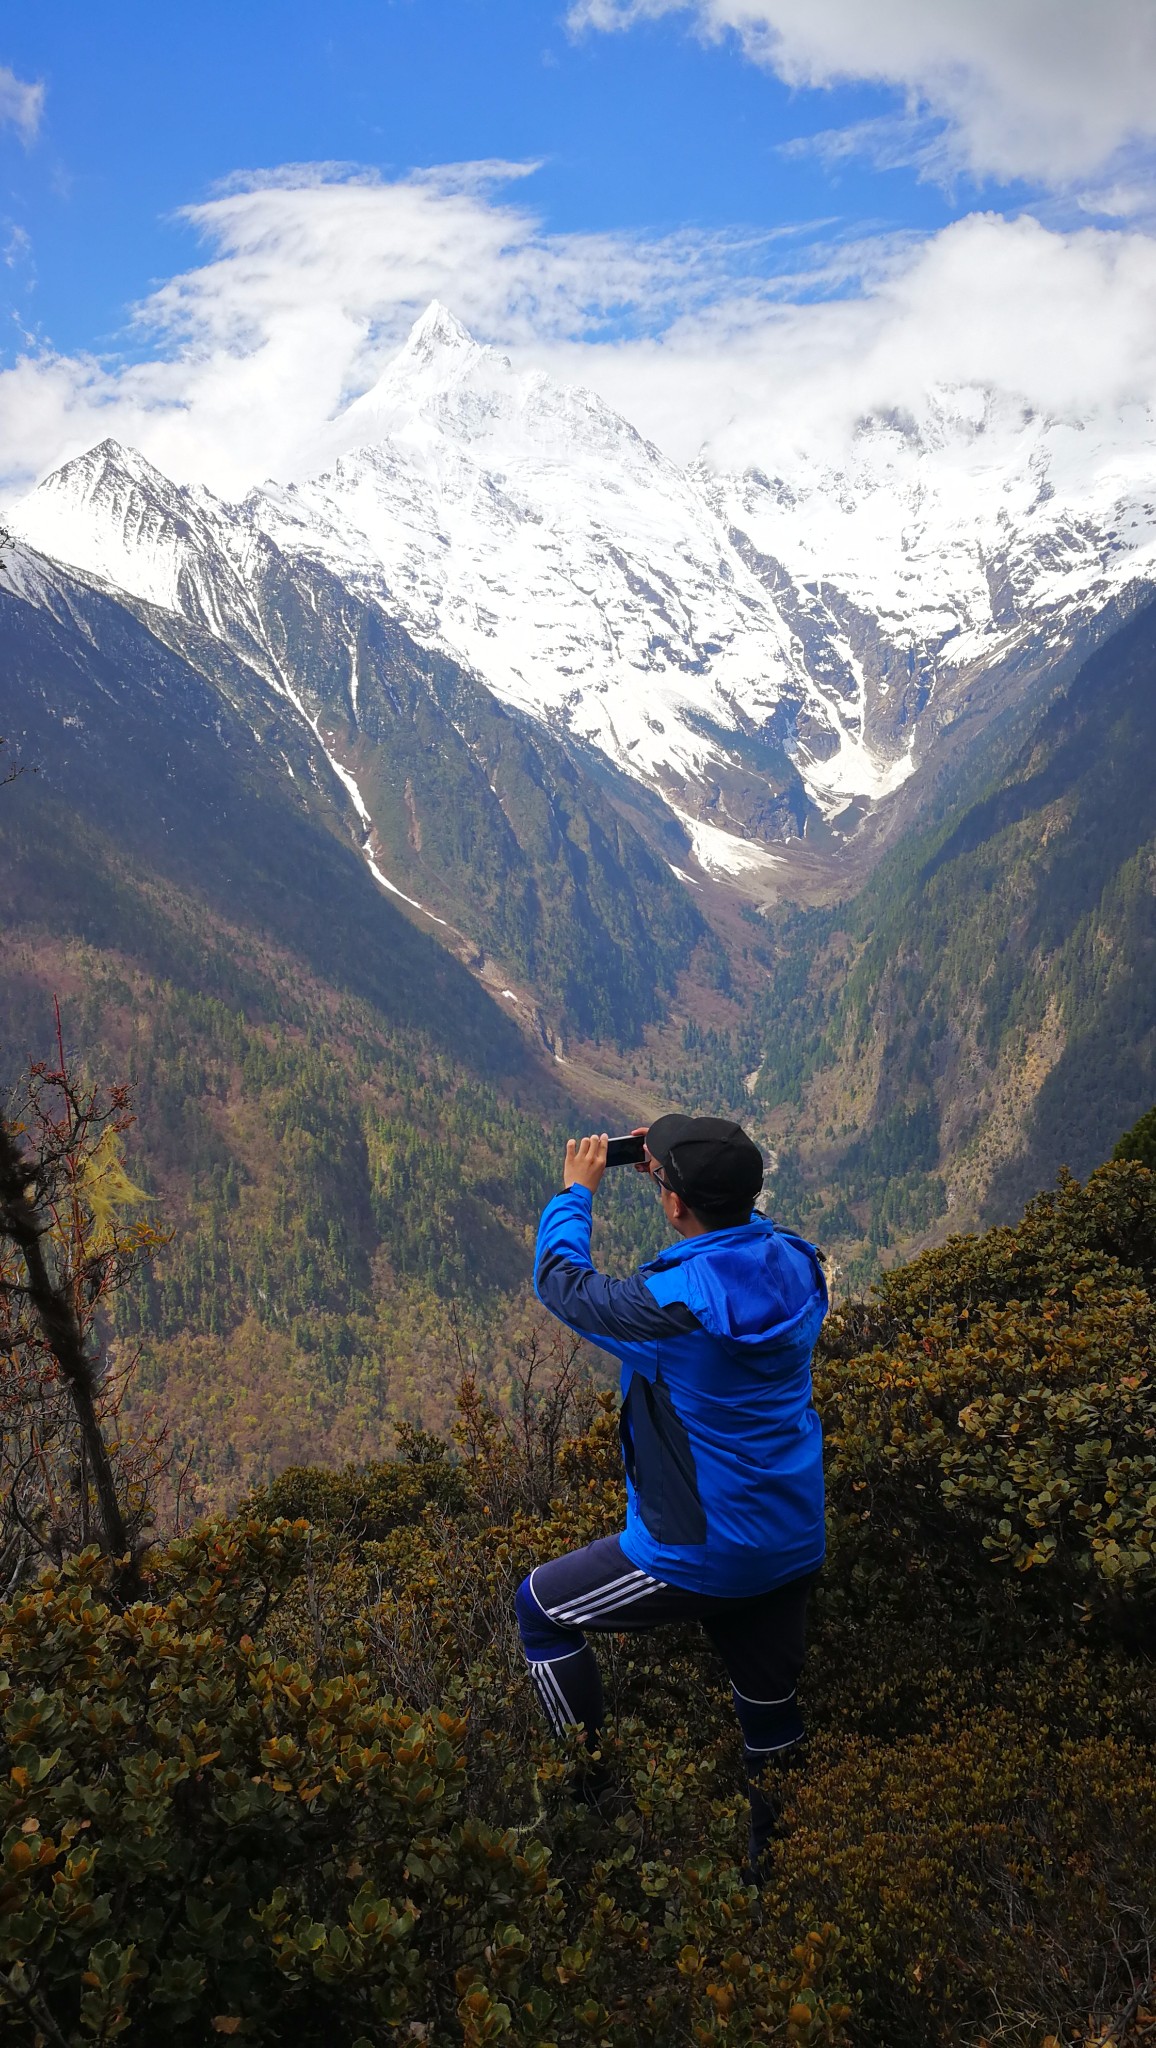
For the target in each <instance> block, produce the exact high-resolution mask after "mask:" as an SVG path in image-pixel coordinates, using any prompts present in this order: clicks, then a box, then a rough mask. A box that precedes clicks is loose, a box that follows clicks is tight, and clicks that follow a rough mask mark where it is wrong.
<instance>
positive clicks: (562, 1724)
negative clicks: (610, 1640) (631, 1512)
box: [515, 1536, 817, 1774]
mask: <svg viewBox="0 0 1156 2048" xmlns="http://www.w3.org/2000/svg"><path fill="white" fill-rule="evenodd" d="M816 1577H817V1573H815V1572H809V1573H807V1575H806V1576H805V1577H804V1578H800V1579H792V1580H791V1581H790V1582H789V1583H788V1584H787V1585H785V1586H775V1587H774V1588H773V1589H772V1590H771V1592H769V1593H759V1594H756V1595H755V1597H754V1598H753V1599H746V1600H720V1599H719V1598H718V1597H717V1596H716V1595H713V1594H707V1593H688V1592H685V1591H684V1590H683V1589H682V1587H680V1586H669V1585H667V1584H666V1583H665V1582H664V1581H663V1580H661V1579H655V1578H652V1577H651V1576H650V1575H649V1574H648V1573H646V1572H643V1571H639V1570H638V1568H637V1566H636V1565H632V1564H631V1562H630V1559H629V1558H628V1557H627V1555H626V1553H625V1551H624V1550H623V1549H622V1546H621V1544H620V1543H619V1540H618V1538H617V1536H604V1537H602V1538H601V1540H600V1541H599V1542H597V1543H588V1544H587V1545H586V1548H585V1549H584V1550H572V1551H570V1552H569V1553H568V1554H567V1555H566V1556H565V1557H556V1558H554V1559H553V1560H552V1561H551V1562H550V1563H549V1564H540V1565H537V1566H536V1567H535V1569H534V1570H533V1571H532V1572H531V1573H530V1576H529V1578H527V1579H523V1581H522V1584H521V1585H520V1586H519V1588H518V1592H517V1598H516V1603H515V1604H516V1607H517V1614H518V1627H519V1629H520V1631H521V1636H522V1647H523V1649H524V1650H525V1653H526V1661H527V1663H528V1665H529V1667H530V1676H531V1678H532V1679H533V1681H534V1685H535V1687H536V1689H537V1693H538V1697H539V1699H540V1701H541V1703H542V1706H543V1708H544V1710H545V1713H546V1718H547V1720H548V1721H549V1723H550V1725H551V1727H552V1728H553V1729H554V1731H555V1733H556V1734H562V1733H564V1732H565V1731H566V1730H567V1729H569V1728H573V1727H576V1726H577V1725H578V1724H579V1723H581V1725H582V1726H583V1728H584V1729H585V1733H586V1743H587V1746H588V1747H589V1748H591V1749H593V1748H595V1747H596V1746H597V1738H598V1734H599V1731H600V1729H601V1726H602V1721H603V1717H604V1713H605V1708H604V1703H603V1696H602V1678H601V1674H600V1672H599V1669H598V1661H597V1658H596V1657H595V1655H594V1652H593V1650H592V1649H591V1648H590V1645H589V1643H588V1642H587V1641H586V1636H587V1634H588V1633H589V1634H593V1635H599V1634H601V1635H613V1634H616V1633H617V1632H618V1631H619V1630H620V1629H621V1630H626V1631H627V1632H630V1633H633V1632H634V1631H636V1630H644V1629H652V1628H662V1627H663V1626H665V1625H666V1624H668V1623H671V1622H686V1621H698V1622H701V1624H702V1626H703V1628H704V1630H705V1631H706V1634H707V1635H708V1636H709V1638H710V1640H711V1642H712V1643H713V1644H714V1647H715V1649H716V1650H717V1651H718V1653H719V1656H720V1657H721V1658H722V1661H723V1664H724V1666H725V1667H726V1673H727V1676H728V1678H729V1679H730V1682H731V1693H732V1696H733V1698H734V1705H735V1713H736V1715H737V1716H738V1722H739V1726H740V1728H741V1729H742V1734H743V1747H744V1751H745V1755H746V1760H747V1769H748V1773H751V1774H754V1773H756V1772H758V1771H759V1770H761V1769H762V1768H763V1766H764V1765H766V1764H768V1763H771V1762H772V1761H773V1760H774V1759H775V1758H776V1757H778V1758H780V1760H781V1758H782V1756H783V1754H784V1753H785V1752H787V1751H789V1750H791V1749H793V1748H794V1746H795V1744H796V1743H798V1742H799V1741H800V1740H801V1739H802V1735H803V1723H802V1718H801V1716H800V1714H799V1704H798V1699H797V1696H796V1687H797V1684H798V1678H799V1672H800V1669H801V1668H802V1663H803V1649H804V1640H805V1628H806V1616H807V1595H808V1593H809V1592H810V1590H811V1587H812V1586H813V1584H814V1582H815V1579H816Z"/></svg>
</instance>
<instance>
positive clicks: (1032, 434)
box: [10, 304, 1156, 872]
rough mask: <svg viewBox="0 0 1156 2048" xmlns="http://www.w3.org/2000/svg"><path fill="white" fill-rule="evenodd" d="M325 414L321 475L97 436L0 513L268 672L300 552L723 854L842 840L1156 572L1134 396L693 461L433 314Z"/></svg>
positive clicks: (935, 408)
mask: <svg viewBox="0 0 1156 2048" xmlns="http://www.w3.org/2000/svg"><path fill="white" fill-rule="evenodd" d="M338 430H339V433H340V443H341V447H342V450H343V452H340V453H338V454H336V455H335V458H334V460H333V462H332V464H331V466H330V467H329V468H328V469H327V470H326V472H325V473H324V474H322V475H320V476H317V477H315V478H312V479H310V480H309V481H307V482H303V483H290V484H286V485H279V484H276V483H269V484H266V485H265V486H263V487H262V488H261V489H259V490H255V491H253V492H251V493H250V495H249V496H248V497H247V498H246V499H245V500H244V502H243V503H241V504H238V505H227V504H224V503H223V502H221V501H220V500H218V499H216V498H214V497H213V496H212V494H211V493H209V492H208V491H206V490H204V489H201V488H198V487H192V486H177V485H175V484H172V483H170V482H169V481H168V480H167V479H166V478H164V477H162V476H161V475H160V474H159V472H157V471H156V470H155V469H154V468H153V467H152V466H151V465H150V464H149V463H147V462H146V461H145V460H144V459H143V458H142V457H141V456H139V455H136V454H134V453H132V452H131V451H127V450H124V449H121V448H119V447H117V446H116V444H114V443H107V442H106V443H104V444H102V445H101V447H99V448H98V449H95V450H92V451H90V452H89V453H88V454H87V455H85V456H83V457H80V458H78V459H77V460H76V461H73V462H70V463H68V464H66V465H65V467H64V468H63V469H61V470H59V471H57V472H56V473H55V474H54V475H53V476H51V477H49V478H48V479H47V480H46V481H45V482H44V483H43V484H41V485H40V486H39V487H38V488H37V490H36V491H34V492H33V493H32V494H31V496H30V497H29V498H27V499H26V500H25V501H24V502H23V504H22V505H20V506H19V507H18V508H16V510H15V512H14V513H13V514H12V515H10V523H11V525H12V526H13V528H14V530H15V531H16V532H17V534H18V535H20V536H21V537H22V538H23V539H24V540H26V541H27V542H28V543H30V544H31V545H32V546H33V547H35V548H36V549H38V550H40V551H41V552H42V553H43V554H45V555H48V556H50V557H54V558H55V559H57V560H59V561H62V562H65V563H67V564H69V565H72V566H73V567H75V568H78V569H80V570H82V571H84V572H86V573H87V574H88V575H89V576H93V577H97V578H99V579H101V580H102V581H103V582H104V583H105V584H107V585H109V586H111V587H112V588H113V589H116V590H120V591H122V592H124V593H126V594H127V595H128V596H130V597H131V598H133V599H134V600H136V601H138V602H141V603H144V604H146V605H148V606H150V607H155V608H157V609H158V610H159V611H161V612H164V613H167V614H169V615H170V616H172V617H173V618H178V619H184V620H187V621H190V622H192V623H194V624H195V625H196V626H197V627H198V628H200V629H202V630H204V631H207V632H208V633H210V634H213V635H216V636H217V637H219V638H220V639H221V640H223V641H225V642H226V643H227V644H228V645H229V646H230V647H231V648H232V649H233V650H234V651H235V652H236V653H238V654H240V655H241V656H242V658H243V659H244V660H246V661H247V662H249V663H250V664H251V665H252V666H254V667H256V668H257V669H258V670H259V671H260V672H261V673H262V674H264V675H266V676H267V677H268V678H269V679H270V681H271V682H272V683H273V684H274V685H275V686H278V685H279V686H280V687H282V688H283V689H285V690H286V691H288V692H291V689H292V686H291V685H290V684H289V683H287V681H286V673H285V664H284V660H283V653H284V648H283V644H282V642H283V630H282V626H281V624H280V623H279V621H278V619H277V618H276V617H275V616H274V615H273V614H272V613H271V611H270V606H269V602H268V598H267V594H266V595H265V596H263V595H262V588H263V581H267V575H266V572H267V570H268V566H269V564H270V563H271V562H273V561H278V562H287V563H289V564H290V565H291V564H293V563H294V562H297V563H300V564H301V565H302V567H303V568H305V567H311V568H313V569H317V570H323V571H325V572H326V573H327V574H328V575H329V576H331V577H332V578H333V579H335V581H336V582H337V583H338V584H339V585H340V586H341V587H343V588H344V589H345V590H347V591H348V592H349V593H350V595H351V596H353V597H355V598H356V599H358V600H359V601H361V602H362V603H363V604H369V605H370V606H373V607H376V608H377V609H378V610H379V611H380V612H381V613H382V614H384V615H385V616H386V617H388V618H389V619H390V620H392V621H395V622H398V623H400V624H401V625H402V626H403V627H404V628H405V630H406V631H407V633H408V634H409V635H410V636H411V638H412V639H413V640H414V641H415V642H416V643H417V644H418V645H419V646H421V647H425V648H427V649H430V650H436V651H438V652H441V653H444V654H447V655H449V656H450V657H452V658H453V660H454V661H456V662H457V663H459V664H460V665H461V666H463V667H464V668H466V669H467V670H469V671H470V672H472V673H473V674H474V675H475V676H476V677H477V678H478V679H479V680H480V681H481V682H482V683H483V684H484V685H485V686H486V688H487V689H488V690H489V691H490V692H492V693H493V695H494V696H495V697H497V698H498V699H499V700H500V701H501V702H503V703H504V704H506V705H509V706H511V707H515V708H517V709H518V710H520V711H521V712H523V713H527V714H529V715H531V716H532V717H533V718H535V719H538V720H541V721H544V722H545V723H546V724H548V725H549V726H550V727H551V728H552V729H553V730H554V731H555V732H557V733H560V734H570V735H572V736H573V737H574V738H575V739H576V740H580V741H581V742H582V743H583V744H584V745H587V746H592V747H594V748H597V749H599V750H600V751H601V752H602V753H603V754H604V755H606V756H607V757H608V758H609V759H610V761H612V762H613V763H614V764H615V766H616V767H618V768H619V769H621V770H623V771H625V772H626V773H627V774H628V775H630V776H632V777H634V778H635V779H636V780H638V781H641V782H644V783H646V784H647V785H649V787H650V788H652V789H653V790H655V791H656V792H658V793H659V794H660V795H661V796H662V797H663V798H664V800H665V801H666V803H667V804H668V805H669V806H670V807H671V809H673V810H674V811H675V812H676V814H677V815H678V816H679V817H680V818H682V819H683V820H684V822H685V823H686V825H687V828H688V830H689V831H690V833H691V837H692V840H693V843H694V847H695V851H696V853H697V854H698V857H699V859H700V860H701V861H702V862H703V863H704V864H705V865H707V866H711V867H714V868H715V869H716V870H721V871H723V872H726V871H728V870H729V871H731V872H739V871H741V870H742V869H743V868H744V867H747V868H750V867H752V866H754V867H757V866H758V865H759V864H760V863H761V862H762V861H763V860H764V859H765V855H763V854H762V852H761V851H760V844H761V845H762V846H766V845H767V843H768V842H770V843H774V842H776V841H781V840H783V839H785V838H789V837H791V836H793V835H797V834H802V833H804V832H805V831H807V830H808V829H810V828H811V827H812V826H813V825H815V824H816V823H818V821H819V820H824V821H826V822H827V823H828V824H833V825H834V828H835V831H836V833H838V831H839V830H840V829H844V830H850V829H851V828H852V826H853V825H854V824H856V823H857V822H858V820H859V818H860V817H861V815H862V813H863V810H864V808H865V807H869V806H872V805H878V804H879V803H880V802H881V801H882V800H883V799H885V798H886V797H887V796H888V795H889V794H891V793H893V792H895V791H896V790H897V789H899V788H900V786H901V785H902V784H903V783H904V782H905V781H906V780H907V778H908V777H909V776H910V775H911V773H912V771H913V769H914V768H915V767H917V766H918V765H919V764H920V763H921V762H922V761H924V760H927V759H931V758H933V757H934V753H935V748H936V744H937V740H938V738H939V736H940V735H941V733H942V732H943V731H944V729H945V728H946V727H948V726H949V725H950V724H951V723H952V721H953V719H954V718H955V717H956V715H957V711H958V709H959V706H960V705H961V703H962V702H963V700H964V698H965V697H966V694H967V691H968V689H969V687H970V685H971V683H972V681H973V680H974V678H975V677H976V676H977V675H979V674H981V673H982V672H984V671H986V670H989V669H990V668H991V667H992V665H993V664H995V663H998V662H1000V661H1006V660H1007V659H1008V658H1009V657H1014V658H1015V659H1016V660H1017V661H1018V663H1019V667H1020V670H1021V672H1022V671H1023V670H1025V669H1031V668H1032V666H1033V664H1034V665H1035V666H1037V667H1038V666H1039V665H1040V664H1041V663H1042V662H1044V661H1046V660H1047V659H1048V658H1049V657H1050V656H1051V655H1052V654H1053V653H1054V652H1055V650H1056V649H1057V648H1059V647H1062V646H1064V645H1065V644H1068V643H1070V642H1072V641H1073V640H1077V639H1078V637H1079V635H1080V634H1081V632H1083V631H1085V630H1086V629H1088V628H1089V627H1090V626H1091V624H1092V622H1093V621H1094V620H1095V618H1096V616H1097V615H1098V614H1100V613H1102V612H1103V610H1104V608H1105V607H1106V606H1108V605H1109V604H1110V603H1111V602H1112V601H1113V600H1114V599H1119V598H1120V597H1121V596H1122V594H1124V593H1125V592H1126V591H1127V590H1128V588H1129V586H1131V585H1133V584H1135V583H1137V582H1143V581H1144V580H1145V579H1147V578H1149V577H1150V576H1152V575H1153V574H1156V569H1154V562H1156V423H1154V422H1153V421H1152V419H1151V418H1150V417H1149V416H1148V415H1147V414H1144V415H1143V416H1136V417H1128V418H1121V420H1120V421H1119V422H1118V423H1117V425H1116V427H1115V429H1114V430H1113V433H1112V434H1111V435H1105V434H1104V433H1103V432H1102V431H1099V430H1095V431H1093V430H1092V429H1090V428H1087V427H1082V426H1081V425H1080V423H1078V422H1064V421H1057V420H1052V419H1046V418H1042V417H1038V416H1030V415H1027V414H1025V413H1024V412H1023V411H1022V410H1020V409H1019V408H1017V407H1014V406H1012V405H1010V404H1009V403H1007V402H1004V401H997V400H995V399H993V398H992V397H990V396H989V395H986V394H984V393H982V392H976V391H971V390H967V391H955V392H938V393H933V394H931V395H930V396H929V397H928V399H927V400H926V402H925V404H924V406H923V409H922V412H921V414H920V416H919V417H918V418H915V417H906V416H904V417H893V418H888V419H885V420H871V421H866V422H864V423H863V425H862V428H861V430H860V433H859V435H858V437H857V440H856V443H855V446H854V448H853V450H852V452H851V455H850V456H849V458H848V459H847V460H846V462H844V463H843V464H842V465H840V466H831V465H829V464H827V465H824V464H822V463H819V462H817V461H812V462H807V461H805V460H794V461H793V462H792V463H791V465H790V466H789V472H788V469H787V466H786V465H785V466H784V473H783V474H775V475H767V474H765V473H763V472H761V471H756V470H751V471H749V472H747V473H746V474H744V475H741V476H720V475H717V474H713V473H711V472H710V471H709V470H707V469H706V468H705V467H703V466H701V465H695V466H692V467H691V468H690V469H683V468H680V467H679V466H678V465H676V464H675V463H673V462H671V461H670V460H668V458H667V457H665V456H664V455H663V454H662V453H661V452H660V451H659V450H658V449H657V448H655V447H654V446H653V445H652V444H651V443H650V442H648V441H646V440H645V439H643V438H642V437H641V436H640V435H639V434H638V433H637V432H636V431H635V430H634V429H633V428H632V427H631V426H630V425H629V424H628V422H627V421H625V420H624V419H622V418H621V417H620V416H619V415H617V414H616V413H614V412H613V411H611V410H610V409H609V408H608V407H607V406H606V405H605V404H603V402H602V401H601V400H600V399H598V398H597V397H596V396H594V395H593V394H592V393H590V392H588V391H585V390H577V389H563V388H561V387H559V386H558V385H556V384H554V383H552V382H551V381H550V380H549V379H548V378H547V377H545V376H544V375H542V374H540V373H536V372H526V371H520V370H518V369H516V368H515V367H514V366H513V365H512V364H511V363H510V361H509V360H508V358H507V357H505V356H504V355H502V354H501V353H500V352H499V351H497V350H495V349H492V348H487V347H483V346H481V345H480V344H479V343H477V342H476V341H474V340H473V339H472V337H471V336H470V335H469V334H467V333H466V331H465V329H464V328H462V327H461V326H460V324H459V323H458V322H457V321H456V320H455V319H454V318H453V316H452V315H451V314H450V313H448V312H447V311H446V310H445V309H444V308H442V307H440V306H438V305H436V304H435V305H433V306H431V307H430V308H429V309H428V311H427V312H426V313H425V314H424V315H423V316H422V318H421V319H420V320H419V321H418V322H417V324H416V326H415V327H414V329H413V331H412V333H411V334H410V336H409V339H408V341H407V342H406V344H405V346H404V347H403V349H402V350H401V351H400V353H399V354H398V355H397V357H396V358H395V359H394V361H393V362H392V363H391V364H390V365H389V367H388V368H387V370H386V372H385V374H384V376H383V377H382V378H381V380H380V382H379V383H378V384H377V385H376V387H375V388H374V389H373V390H371V391H369V392H368V393H366V394H365V395H364V396H363V397H362V398H360V399H359V400H358V401H357V402H356V403H355V404H354V405H353V406H352V407H351V408H350V409H349V410H348V412H347V413H346V414H345V415H344V416H343V417H342V419H341V421H340V422H339V423H338ZM338 430H335V431H338ZM346 657H347V658H348V663H349V668H348V674H347V675H345V676H344V677H343V678H342V679H341V688H342V690H343V693H344V696H345V699H346V701H347V708H348V711H349V714H350V716H351V719H352V722H353V725H354V727H356V724H357V719H358V688H359V679H358V666H357V650H356V647H355V646H350V647H349V648H348V649H347V650H345V652H344V654H343V660H344V659H345V658H346ZM299 708H301V710H302V715H303V716H305V715H306V713H305V711H304V709H303V708H302V707H300V706H299ZM310 715H312V714H310Z"/></svg>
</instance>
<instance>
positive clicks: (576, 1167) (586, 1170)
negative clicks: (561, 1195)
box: [562, 1131, 607, 1194]
mask: <svg viewBox="0 0 1156 2048" xmlns="http://www.w3.org/2000/svg"><path fill="white" fill-rule="evenodd" d="M606 1144H607V1133H606V1132H605V1131H603V1132H602V1135H601V1137H600V1136H599V1135H598V1133H597V1131H593V1132H591V1135H590V1136H589V1137H588V1138H568V1139H567V1140H566V1164H565V1166H564V1167H563V1169H562V1185H563V1187H564V1188H588V1189H589V1191H590V1193H591V1194H594V1193H595V1191H596V1190H597V1187H598V1183H599V1181H600V1180H601V1179H602V1176H603V1174H604V1173H605V1171H606Z"/></svg>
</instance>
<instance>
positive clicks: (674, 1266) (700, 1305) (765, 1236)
mask: <svg viewBox="0 0 1156 2048" xmlns="http://www.w3.org/2000/svg"><path fill="white" fill-rule="evenodd" d="M641 1271H642V1274H643V1276H644V1277H645V1278H646V1279H647V1281H648V1282H650V1283H651V1285H652V1290H653V1292H654V1294H655V1295H656V1296H657V1297H658V1298H659V1299H660V1300H670V1299H674V1298H675V1292H676V1291H677V1298H678V1299H679V1300H680V1301H684V1302H685V1303H686V1306H687V1308H689V1309H690V1311H691V1313H692V1314H693V1315H695V1316H697V1318H698V1320H699V1322H700V1323H701V1324H702V1326H703V1329H704V1330H707V1331H709V1333H710V1335H711V1336H712V1337H716V1338H718V1339H719V1340H720V1341H721V1342H723V1343H727V1344H735V1345H738V1346H739V1347H740V1348H744V1349H746V1348H750V1349H762V1348H763V1347H764V1346H766V1345H768V1344H774V1343H778V1342H782V1341H783V1340H784V1339H786V1338H790V1337H793V1336H795V1335H797V1334H798V1333H799V1332H800V1330H801V1329H802V1328H803V1326H804V1325H805V1324H806V1323H807V1322H808V1320H809V1319H812V1318H817V1322H816V1328H817V1326H818V1321H821V1320H822V1317H823V1315H824V1314H825V1312H826V1308H827V1283H826V1281H825V1279H824V1278H823V1269H822V1267H821V1266H820V1264H819V1260H818V1255H817V1253H816V1252H815V1249H814V1247H813V1246H812V1245H809V1244H807V1243H805V1241H804V1240H803V1239H802V1238H799V1237H794V1236H793V1235H792V1234H791V1233H790V1232H789V1231H782V1230H776V1228H775V1226H774V1224H773V1223H772V1222H770V1221H769V1220H768V1219H767V1218H766V1217H764V1216H752V1218H751V1220H750V1222H749V1223H743V1224H740V1225H739V1226H738V1228H737V1229H735V1230H711V1231H707V1232H704V1233H703V1235H702V1236H701V1237H688V1238H685V1239H684V1240H683V1242H682V1243H681V1244H679V1245H676V1246H674V1247H673V1248H672V1250H670V1251H668V1252H662V1253H661V1254H660V1255H659V1257H658V1258H657V1259H652V1260H651V1261H650V1264H649V1265H647V1266H643V1267H642V1269H641ZM667 1276H669V1277H667Z"/></svg>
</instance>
